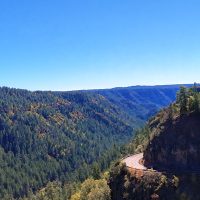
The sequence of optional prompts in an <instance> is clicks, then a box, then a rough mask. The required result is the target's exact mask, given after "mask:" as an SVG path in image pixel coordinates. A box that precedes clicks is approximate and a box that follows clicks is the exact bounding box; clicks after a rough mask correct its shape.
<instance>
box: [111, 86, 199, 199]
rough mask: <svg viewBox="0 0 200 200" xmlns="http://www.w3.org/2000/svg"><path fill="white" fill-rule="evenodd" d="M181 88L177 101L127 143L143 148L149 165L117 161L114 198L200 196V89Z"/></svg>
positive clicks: (133, 149) (113, 176)
mask: <svg viewBox="0 0 200 200" xmlns="http://www.w3.org/2000/svg"><path fill="white" fill-rule="evenodd" d="M199 91H200V90H199V88H197V87H195V85H194V87H193V88H190V89H186V88H181V90H180V92H179V93H178V95H177V97H178V98H177V101H176V102H175V103H174V104H171V105H170V106H169V107H168V108H165V109H163V110H161V111H160V112H159V113H158V114H157V115H155V116H154V117H152V118H151V120H149V122H148V125H147V127H145V128H144V129H142V130H141V131H140V132H139V133H138V134H137V135H136V136H135V139H134V140H133V141H132V142H131V143H130V144H129V145H128V147H127V150H128V152H129V153H136V151H137V150H139V151H142V152H144V157H143V158H142V160H140V161H139V163H140V164H141V165H142V166H144V167H145V168H146V169H145V170H142V169H138V168H136V167H134V166H132V167H130V166H129V167H126V166H125V164H124V163H120V162H119V163H117V164H116V166H115V167H114V168H113V169H112V171H111V173H110V174H111V176H110V181H109V185H110V187H111V190H112V199H113V200H121V199H126V200H133V199H138V200H140V199H141V200H149V199H163V200H168V199H174V200H182V199H200V194H199V186H200V173H199V172H200V167H199V164H200V154H199V146H200V140H199V132H200V125H199V120H200V92H199Z"/></svg>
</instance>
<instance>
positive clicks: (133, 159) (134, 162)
mask: <svg viewBox="0 0 200 200" xmlns="http://www.w3.org/2000/svg"><path fill="white" fill-rule="evenodd" d="M142 159H143V153H139V154H135V155H132V156H129V157H127V158H125V159H124V160H122V162H124V163H126V166H127V167H130V168H133V169H141V170H146V169H147V168H146V167H145V166H144V165H142V164H141V160H142Z"/></svg>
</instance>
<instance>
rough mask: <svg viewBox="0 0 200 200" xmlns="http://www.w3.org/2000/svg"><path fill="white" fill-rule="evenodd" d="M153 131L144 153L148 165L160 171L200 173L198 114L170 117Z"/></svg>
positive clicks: (199, 120) (199, 122)
mask: <svg viewBox="0 0 200 200" xmlns="http://www.w3.org/2000/svg"><path fill="white" fill-rule="evenodd" d="M154 123H155V122H154ZM150 126H151V124H150ZM152 126H153V122H152ZM152 131H153V138H152V139H151V141H150V142H149V145H148V146H147V148H146V150H145V152H144V164H145V166H148V167H149V168H154V169H157V170H160V171H177V170H178V171H180V170H182V171H188V172H191V171H200V114H199V113H188V114H185V115H178V116H176V117H175V118H174V119H171V118H169V117H167V118H166V119H162V122H160V123H158V124H157V126H156V127H152Z"/></svg>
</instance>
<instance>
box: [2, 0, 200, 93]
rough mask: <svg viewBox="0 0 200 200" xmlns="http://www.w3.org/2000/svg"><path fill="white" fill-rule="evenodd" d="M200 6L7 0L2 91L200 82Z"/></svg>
mask: <svg viewBox="0 0 200 200" xmlns="http://www.w3.org/2000/svg"><path fill="white" fill-rule="evenodd" d="M199 11H200V1H199V0H56V1H55V0H3V1H0V86H9V87H17V88H26V89H30V90H74V89H89V88H110V87H116V86H128V85H137V84H140V85H154V84H171V83H192V82H194V81H196V82H200V12H199Z"/></svg>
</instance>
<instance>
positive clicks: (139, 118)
mask: <svg viewBox="0 0 200 200" xmlns="http://www.w3.org/2000/svg"><path fill="white" fill-rule="evenodd" d="M177 89H178V87H173V86H168V89H166V88H159V87H155V88H151V89H149V88H123V89H112V90H105V91H104V90H95V91H76V92H40V91H37V92H29V91H26V90H19V89H9V88H6V87H3V88H0V166H1V167H0V180H1V181H0V188H1V189H0V198H1V199H3V198H5V196H6V195H7V194H10V195H11V196H12V195H13V196H14V197H19V196H23V195H26V194H27V193H28V192H29V190H33V191H35V190H37V189H38V188H41V187H42V186H44V185H45V184H46V183H47V182H48V181H51V180H55V179H59V180H61V181H73V180H84V179H85V178H86V177H87V176H88V175H89V174H91V170H90V166H91V165H94V164H95V165H94V166H96V163H97V164H98V166H99V167H100V168H101V169H100V170H102V169H105V168H106V167H107V166H108V165H109V162H110V161H111V160H112V159H113V158H114V155H112V156H111V155H110V156H107V157H106V154H105V153H106V152H108V153H109V150H110V149H111V148H112V147H113V146H114V145H119V144H123V143H125V142H127V141H128V140H129V139H130V138H131V137H132V136H133V133H134V129H136V128H137V127H138V126H140V125H141V124H142V123H144V121H145V119H146V118H147V117H149V116H151V114H152V113H155V112H156V111H157V110H158V109H160V108H161V107H162V106H164V105H165V104H168V103H170V102H172V101H173V100H174V99H175V93H176V90H177ZM140 90H141V91H140ZM170 91H171V92H170ZM153 97H154V98H153ZM156 97H157V98H156ZM164 97H166V100H165V101H163V102H162V103H159V100H158V99H159V98H164ZM170 100H171V101H170ZM138 107H139V108H138ZM99 162H101V163H99ZM9 198H10V197H9Z"/></svg>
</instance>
